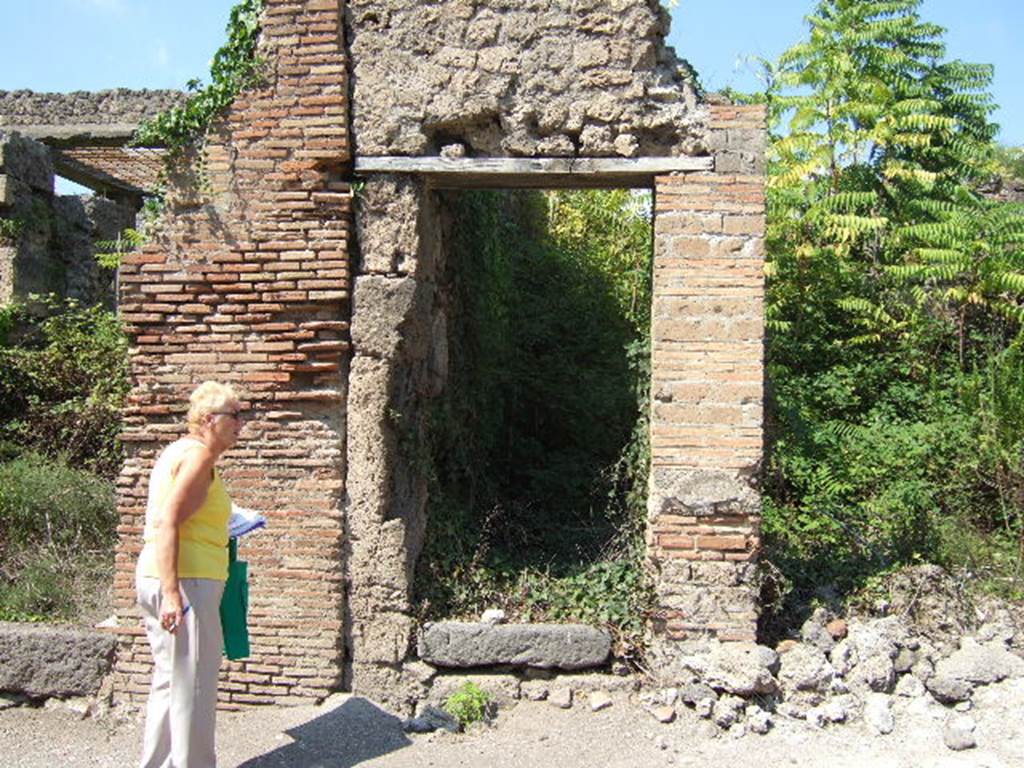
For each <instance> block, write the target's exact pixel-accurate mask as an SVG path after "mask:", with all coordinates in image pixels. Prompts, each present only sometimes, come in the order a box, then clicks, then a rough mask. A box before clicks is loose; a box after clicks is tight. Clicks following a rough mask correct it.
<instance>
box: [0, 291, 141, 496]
mask: <svg viewBox="0 0 1024 768" xmlns="http://www.w3.org/2000/svg"><path fill="white" fill-rule="evenodd" d="M8 314H9V315H13V317H14V319H13V320H12V321H11V325H12V326H14V327H16V328H17V336H18V341H17V343H16V344H15V343H13V342H12V341H11V338H10V337H12V336H14V335H15V333H14V332H13V331H11V330H9V331H8V339H7V343H6V344H0V440H5V441H8V442H12V443H15V444H18V445H21V446H23V447H24V448H26V449H31V450H35V451H37V452H40V453H44V454H46V455H48V456H50V457H57V456H62V457H64V458H65V459H66V460H67V462H68V463H70V464H71V465H72V466H76V467H81V468H85V469H89V470H92V471H94V472H96V473H98V474H100V475H102V476H104V477H107V478H113V477H115V476H116V474H117V472H118V471H119V469H120V466H121V462H122V460H123V454H122V449H121V445H120V442H119V440H118V436H119V434H120V432H121V408H122V406H123V404H124V398H125V396H126V395H127V392H128V387H129V382H128V340H127V337H126V336H125V334H124V331H123V329H122V327H121V323H120V320H119V319H118V318H117V316H116V315H115V314H113V313H112V312H109V311H107V310H105V309H104V308H102V307H98V306H96V307H88V308H83V307H81V306H79V305H78V304H76V303H75V302H73V301H68V302H58V301H55V300H53V299H48V300H46V301H44V302H42V303H41V304H36V305H35V307H34V308H33V309H29V308H26V307H16V308H14V309H13V310H10V309H9V310H8Z"/></svg>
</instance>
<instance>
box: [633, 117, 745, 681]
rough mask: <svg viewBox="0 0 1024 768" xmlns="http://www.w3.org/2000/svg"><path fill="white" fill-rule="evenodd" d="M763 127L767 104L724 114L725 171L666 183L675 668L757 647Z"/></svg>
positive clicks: (717, 122) (655, 345)
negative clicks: (689, 652) (686, 653)
mask: <svg viewBox="0 0 1024 768" xmlns="http://www.w3.org/2000/svg"><path fill="white" fill-rule="evenodd" d="M764 121H765V115H764V109H763V107H761V106H759V105H758V106H750V107H733V106H729V105H715V106H712V108H711V121H710V123H709V125H710V127H711V129H712V131H713V134H712V136H711V143H712V145H713V146H715V147H716V148H717V152H716V156H715V161H716V162H715V164H716V170H717V171H718V172H716V173H702V174H687V175H678V176H664V177H659V178H658V179H657V180H656V182H655V219H654V221H655V224H654V227H655V229H654V233H655V244H654V304H653V308H652V320H651V346H652V354H651V358H652V361H651V362H652V364H651V379H652V380H651V395H652V397H651V476H650V485H649V493H648V526H647V544H648V546H647V552H648V562H649V563H650V565H651V566H652V568H653V571H654V573H655V591H656V593H657V607H658V612H657V615H656V619H655V621H654V626H653V629H654V644H653V648H652V651H653V653H652V658H653V659H654V660H655V664H656V666H657V667H659V668H662V669H667V668H670V665H671V663H672V659H673V658H674V657H676V656H678V655H679V653H680V652H682V649H683V648H684V647H685V644H686V642H687V641H690V640H695V639H701V638H704V637H707V636H712V637H717V638H718V639H721V640H743V641H754V640H755V639H756V629H757V618H758V612H759V607H758V601H757V597H758V595H757V569H756V566H755V561H756V559H757V555H758V550H759V549H760V519H761V517H760V516H761V500H760V494H759V492H758V488H757V482H758V478H759V474H760V463H761V458H762V451H763V408H764V391H763V390H764V227H765V221H764V213H765V211H764V168H763V158H764V142H765V132H764ZM738 171H740V172H738ZM742 171H746V172H742Z"/></svg>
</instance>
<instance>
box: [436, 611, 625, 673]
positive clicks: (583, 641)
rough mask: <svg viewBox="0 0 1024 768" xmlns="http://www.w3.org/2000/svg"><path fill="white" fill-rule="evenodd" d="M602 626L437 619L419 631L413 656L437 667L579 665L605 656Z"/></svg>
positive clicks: (607, 649)
mask: <svg viewBox="0 0 1024 768" xmlns="http://www.w3.org/2000/svg"><path fill="white" fill-rule="evenodd" d="M610 650H611V637H610V636H609V635H608V633H607V632H605V631H604V630H601V629H597V628H595V627H588V626H584V625H582V624H498V625H491V624H471V623H466V622H454V621H450V622H440V623H437V624H431V625H428V626H427V628H426V629H425V630H424V631H423V633H422V634H421V635H420V641H419V656H420V658H421V659H423V660H424V661H426V662H428V663H430V664H433V665H435V666H438V667H461V668H466V667H481V666H487V665H492V664H508V665H512V666H521V667H541V668H558V669H585V668H587V667H596V666H599V665H601V664H603V663H604V662H605V660H606V659H607V658H608V653H609V652H610Z"/></svg>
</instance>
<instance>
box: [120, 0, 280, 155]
mask: <svg viewBox="0 0 1024 768" xmlns="http://www.w3.org/2000/svg"><path fill="white" fill-rule="evenodd" d="M262 13H263V0H241V2H239V3H238V4H237V5H236V6H235V7H234V8H232V9H231V16H230V18H229V20H228V25H227V29H226V32H227V36H228V39H227V42H226V43H224V45H223V46H221V47H220V49H219V50H218V51H217V53H215V54H214V56H213V63H212V64H211V65H210V80H211V82H210V84H209V85H205V86H204V85H203V84H202V81H200V80H198V79H196V80H190V81H189V82H188V83H187V85H186V88H187V89H188V91H189V93H190V95H189V97H188V99H187V100H186V101H185V103H184V104H182V105H181V106H178V107H172V108H171V109H168V110H166V111H164V112H161V113H160V114H158V115H156V116H154V117H153V118H151V119H150V120H147V121H146V122H145V123H143V124H142V125H141V126H139V129H138V131H137V132H136V134H135V139H134V143H135V144H136V145H139V146H165V147H167V148H168V149H170V150H171V153H172V155H173V154H176V153H178V152H180V151H181V150H183V149H184V148H185V147H187V146H189V145H190V144H192V143H193V142H194V141H195V140H196V139H197V138H198V137H199V136H201V135H202V134H203V133H204V132H205V131H206V129H207V127H208V126H209V124H210V122H211V121H212V120H213V119H214V118H215V117H217V116H218V115H219V114H221V113H222V112H223V111H224V110H225V109H226V108H227V107H228V106H230V105H231V102H232V101H234V99H235V97H236V96H237V95H238V94H239V93H241V92H242V91H243V90H245V89H246V88H250V87H252V86H254V85H256V84H258V83H259V82H260V77H261V70H262V61H261V60H260V58H259V57H258V56H257V55H256V44H257V42H258V40H259V33H260V15H261V14H262Z"/></svg>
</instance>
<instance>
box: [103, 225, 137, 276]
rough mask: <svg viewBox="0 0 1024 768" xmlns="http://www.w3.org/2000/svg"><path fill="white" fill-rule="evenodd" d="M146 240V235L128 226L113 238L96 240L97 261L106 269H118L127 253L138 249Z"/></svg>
mask: <svg viewBox="0 0 1024 768" xmlns="http://www.w3.org/2000/svg"><path fill="white" fill-rule="evenodd" d="M145 242H146V235H145V234H144V233H143V232H141V231H139V230H137V229H132V228H131V227H128V228H126V229H124V230H122V231H121V232H118V234H117V237H116V238H114V239H113V240H97V241H96V261H97V262H98V263H99V265H100V266H101V267H103V268H104V269H117V268H118V267H120V266H121V259H123V258H124V256H125V254H128V253H131V252H132V251H137V250H138V249H139V248H141V247H142V246H143V244H144V243H145Z"/></svg>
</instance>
